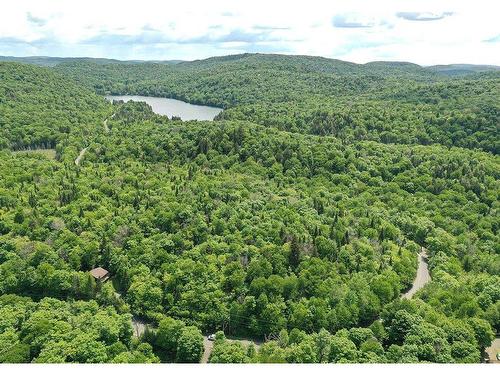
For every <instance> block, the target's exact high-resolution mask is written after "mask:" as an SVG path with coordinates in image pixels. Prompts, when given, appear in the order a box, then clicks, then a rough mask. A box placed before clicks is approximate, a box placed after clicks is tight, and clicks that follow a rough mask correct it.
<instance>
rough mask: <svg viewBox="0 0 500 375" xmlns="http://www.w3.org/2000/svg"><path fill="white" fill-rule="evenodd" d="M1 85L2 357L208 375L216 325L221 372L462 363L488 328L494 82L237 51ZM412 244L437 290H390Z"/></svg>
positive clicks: (6, 77)
mask: <svg viewBox="0 0 500 375" xmlns="http://www.w3.org/2000/svg"><path fill="white" fill-rule="evenodd" d="M446 71H447V70H446ZM450 76H452V77H453V78H450ZM0 78H1V79H0V311H1V313H0V362H37V363H44V362H114V363H121V362H147V363H155V362H199V361H200V360H201V357H202V354H203V352H204V338H203V335H207V334H210V333H215V332H217V334H216V337H215V341H214V342H213V349H212V351H211V354H210V356H209V358H208V361H209V362H213V363H217V362H222V363H225V362H237V363H256V362H266V363H269V362H290V363H297V362H310V363H321V362H335V363H345V362H363V363H364V362H384V363H388V362H389V363H393V362H394V363H397V362H405V363H406V362H444V363H454V362H456V363H464V362H480V361H481V358H482V353H483V350H484V348H485V347H488V346H489V345H490V343H491V341H492V339H493V338H494V336H495V333H498V332H499V330H500V326H499V324H500V256H499V255H500V238H499V227H500V217H499V215H498V209H499V194H500V182H499V174H500V159H499V155H498V150H499V138H500V137H499V134H498V132H499V99H500V95H499V82H500V77H499V76H498V74H497V73H495V72H486V73H484V72H480V73H475V72H470V71H467V74H459V73H457V72H454V73H453V74H440V73H439V71H437V70H436V69H435V70H431V69H424V68H421V67H419V66H417V65H413V64H406V63H397V64H390V63H382V62H381V63H371V64H365V65H356V64H351V63H346V62H340V61H338V60H329V59H323V58H313V57H304V56H277V55H242V56H228V57H223V58H212V59H207V60H202V61H195V62H185V63H184V62H183V63H178V64H149V63H141V64H134V63H127V64H124V63H113V62H110V61H104V62H101V61H100V62H94V61H92V60H87V59H85V60H75V61H69V62H68V61H63V62H61V63H59V64H57V65H56V66H55V67H53V68H46V67H36V66H30V65H25V64H19V63H0ZM93 91H94V92H93ZM103 93H116V94H127V93H130V94H132V93H133V94H143V95H158V96H168V97H176V98H181V99H184V100H188V101H190V102H194V103H203V104H215V105H220V106H223V107H225V108H226V109H225V111H223V112H222V113H221V114H220V115H219V117H218V118H217V119H216V121H213V122H208V121H203V122H202V121H190V122H183V121H180V120H178V119H169V118H167V117H166V116H159V115H156V114H155V113H154V112H153V111H152V109H151V107H150V106H148V105H147V104H145V103H134V102H128V103H125V104H124V103H114V104H111V103H109V102H107V101H106V100H105V99H104V98H102V97H100V96H99V95H98V94H103ZM104 125H105V126H104ZM39 149H44V150H43V151H46V149H51V150H53V153H48V152H41V150H39ZM82 150H85V152H84V154H81V155H82V158H81V159H80V160H79V163H75V159H76V158H77V156H78V155H79V153H80V152H81V151H82ZM422 249H426V251H427V255H428V258H429V269H430V273H431V276H432V281H431V282H430V283H429V284H427V285H426V286H425V287H424V288H423V289H422V290H420V291H419V292H418V293H417V295H416V296H415V297H413V298H412V299H402V298H401V295H402V293H404V291H406V290H408V289H409V288H410V287H411V285H412V282H413V280H414V278H415V274H416V270H417V254H418V253H419V252H420V251H421V250H422ZM95 267H103V268H105V269H106V270H109V272H110V274H111V279H110V280H109V281H107V282H104V283H102V282H100V281H96V280H94V278H93V277H92V276H91V275H90V273H89V271H90V270H91V269H93V268H95ZM132 321H134V322H136V321H141V322H146V323H147V324H148V326H147V328H146V330H145V332H144V333H143V334H142V335H137V334H134V330H133V326H132ZM235 337H236V338H246V339H247V340H254V341H255V342H256V343H258V344H257V345H249V346H246V345H243V344H242V343H241V342H240V341H237V340H234V338H235Z"/></svg>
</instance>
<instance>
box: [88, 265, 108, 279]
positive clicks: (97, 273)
mask: <svg viewBox="0 0 500 375" xmlns="http://www.w3.org/2000/svg"><path fill="white" fill-rule="evenodd" d="M90 274H91V275H92V276H94V277H95V278H96V279H102V278H103V277H106V276H108V274H109V272H108V271H107V270H105V269H104V268H102V267H97V268H94V269H93V270H91V271H90Z"/></svg>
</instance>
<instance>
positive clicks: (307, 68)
mask: <svg viewBox="0 0 500 375" xmlns="http://www.w3.org/2000/svg"><path fill="white" fill-rule="evenodd" d="M0 61H12V62H22V63H26V64H34V65H39V66H48V67H53V66H56V65H58V64H61V63H71V62H88V63H94V64H124V65H130V64H160V65H178V66H179V68H182V69H186V70H200V69H208V68H213V67H219V68H224V69H231V70H233V69H238V70H239V69H241V67H242V65H243V66H244V67H245V68H250V67H252V66H254V65H256V64H258V65H259V68H270V69H278V70H280V69H283V70H292V71H301V72H321V73H337V74H370V73H371V74H377V75H380V74H382V75H392V74H403V75H425V76H429V75H432V74H434V73H437V74H439V75H445V76H458V75H468V74H474V73H483V72H492V71H499V70H500V66H496V65H474V64H449V65H433V66H427V67H424V66H420V65H418V64H414V63H410V62H405V61H372V62H368V63H366V64H356V63H353V62H349V61H343V60H338V59H331V58H326V57H321V56H306V55H279V54H263V53H243V54H236V55H227V56H215V57H209V58H207V59H200V60H193V61H186V60H116V59H107V58H93V57H51V56H26V57H16V56H0Z"/></svg>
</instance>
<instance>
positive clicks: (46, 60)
mask: <svg viewBox="0 0 500 375" xmlns="http://www.w3.org/2000/svg"><path fill="white" fill-rule="evenodd" d="M0 61H7V62H20V63H25V64H32V65H38V66H48V67H54V66H56V65H58V64H61V63H65V62H92V63H94V64H141V63H149V62H151V63H157V64H166V65H170V64H177V63H179V62H181V61H182V60H157V61H145V60H115V59H104V58H95V57H50V56H26V57H16V56H0Z"/></svg>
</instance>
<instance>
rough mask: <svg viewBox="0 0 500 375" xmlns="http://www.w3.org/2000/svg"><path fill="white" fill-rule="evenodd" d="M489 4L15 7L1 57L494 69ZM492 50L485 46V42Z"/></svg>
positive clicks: (5, 26)
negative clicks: (249, 58) (297, 57)
mask: <svg viewBox="0 0 500 375" xmlns="http://www.w3.org/2000/svg"><path fill="white" fill-rule="evenodd" d="M498 11H499V6H498V5H497V2H494V1H488V0H475V1H473V2H471V1H458V0H442V1H439V2H438V1H435V0H432V1H431V0H406V1H400V0H377V1H366V0H365V1H362V0H350V1H348V0H341V1H335V0H330V1H316V0H309V1H307V2H300V3H294V2H290V1H269V0H265V1H263V0H262V1H261V0H254V1H252V2H244V1H234V0H212V1H194V0H183V1H181V2H174V1H154V0H141V1H140V2H137V1H134V2H132V1H124V0H121V1H117V0H107V1H102V0H98V1H97V0H87V1H85V2H76V1H64V0H18V1H15V2H13V1H9V2H7V3H4V4H2V11H1V13H0V54H2V55H18V56H20V55H58V56H93V57H110V58H119V59H196V58H204V57H208V56H211V55H223V54H228V53H239V52H245V51H248V52H259V51H260V52H278V53H298V54H311V55H322V56H326V57H333V58H340V59H347V60H351V61H356V62H367V61H372V60H382V59H386V60H407V61H412V62H416V63H419V64H435V63H452V62H464V63H485V64H498V65H500V55H499V53H498V52H497V51H496V49H495V47H497V46H498V44H497V43H494V42H491V41H492V40H493V41H494V40H495V38H498V37H497V36H498V35H499V33H500V30H499V27H498V21H497V19H496V17H497V15H498ZM488 41H489V42H488Z"/></svg>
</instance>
